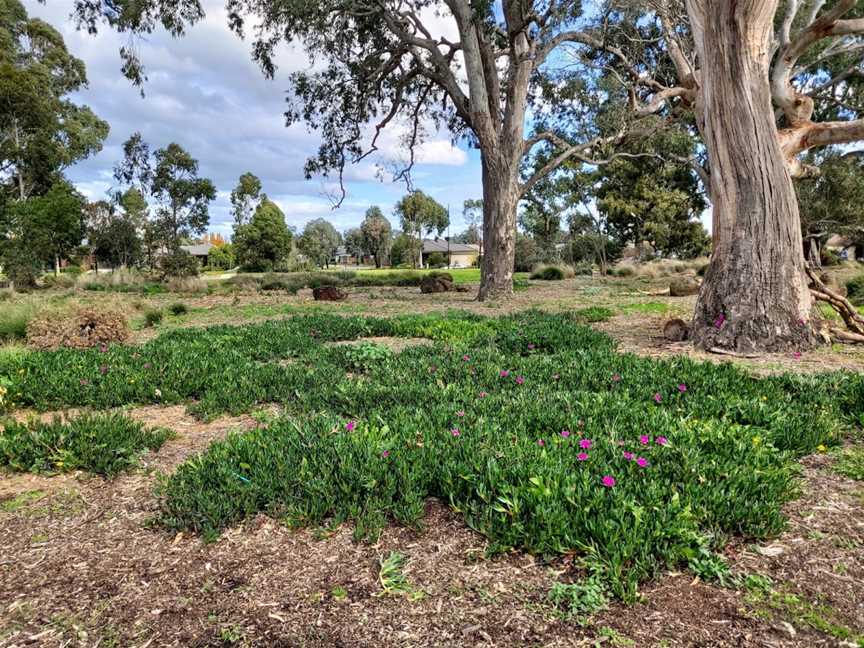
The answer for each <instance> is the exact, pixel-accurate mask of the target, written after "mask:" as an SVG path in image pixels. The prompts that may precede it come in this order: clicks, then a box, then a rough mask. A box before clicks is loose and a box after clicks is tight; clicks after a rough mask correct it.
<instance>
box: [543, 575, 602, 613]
mask: <svg viewBox="0 0 864 648" xmlns="http://www.w3.org/2000/svg"><path fill="white" fill-rule="evenodd" d="M549 602H550V603H551V604H552V606H553V607H554V608H555V610H556V612H557V613H558V614H559V615H560V616H561V618H563V619H565V620H567V621H570V620H573V619H575V620H576V621H577V622H578V623H579V624H580V625H584V624H585V623H587V622H588V618H589V617H590V616H591V615H593V614H596V613H597V612H599V611H600V610H602V609H603V608H605V607H606V604H607V603H608V602H609V598H608V595H607V585H606V583H605V582H604V581H603V579H602V578H600V577H599V576H597V575H591V576H589V577H588V578H586V579H585V580H582V581H577V582H575V583H554V584H553V585H552V587H551V589H550V590H549Z"/></svg>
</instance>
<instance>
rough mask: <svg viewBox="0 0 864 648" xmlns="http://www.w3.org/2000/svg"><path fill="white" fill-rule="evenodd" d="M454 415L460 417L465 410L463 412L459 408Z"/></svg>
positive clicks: (463, 414)
mask: <svg viewBox="0 0 864 648" xmlns="http://www.w3.org/2000/svg"><path fill="white" fill-rule="evenodd" d="M456 416H458V417H459V418H462V417H463V416H465V412H463V411H462V410H459V411H458V412H456Z"/></svg>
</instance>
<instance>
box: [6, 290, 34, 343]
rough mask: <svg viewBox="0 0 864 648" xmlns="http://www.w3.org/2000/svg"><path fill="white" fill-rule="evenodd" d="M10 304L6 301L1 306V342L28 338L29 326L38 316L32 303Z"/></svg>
mask: <svg viewBox="0 0 864 648" xmlns="http://www.w3.org/2000/svg"><path fill="white" fill-rule="evenodd" d="M10 302H11V300H6V301H4V302H3V305H2V306H0V342H9V341H13V340H23V339H24V338H26V337H27V324H29V323H30V320H31V319H33V316H34V315H35V314H36V307H35V305H34V304H33V303H32V302H30V301H18V302H11V303H10Z"/></svg>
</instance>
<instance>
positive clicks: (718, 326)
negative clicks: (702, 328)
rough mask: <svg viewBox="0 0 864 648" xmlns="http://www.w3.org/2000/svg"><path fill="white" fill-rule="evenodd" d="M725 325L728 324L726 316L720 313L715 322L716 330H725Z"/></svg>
mask: <svg viewBox="0 0 864 648" xmlns="http://www.w3.org/2000/svg"><path fill="white" fill-rule="evenodd" d="M725 323H726V315H724V314H723V313H720V314H719V315H718V316H717V319H715V320H714V328H716V329H721V328H723V325H724V324H725Z"/></svg>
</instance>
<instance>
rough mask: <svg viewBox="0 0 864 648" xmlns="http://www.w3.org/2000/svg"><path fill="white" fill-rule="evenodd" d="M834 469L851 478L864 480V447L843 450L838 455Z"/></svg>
mask: <svg viewBox="0 0 864 648" xmlns="http://www.w3.org/2000/svg"><path fill="white" fill-rule="evenodd" d="M834 470H835V471H836V472H837V473H838V474H840V475H843V476H844V477H848V478H849V479H857V480H858V481H864V447H860V446H858V447H854V448H846V449H845V450H842V451H841V452H840V453H839V454H838V456H837V463H835V464H834Z"/></svg>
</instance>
